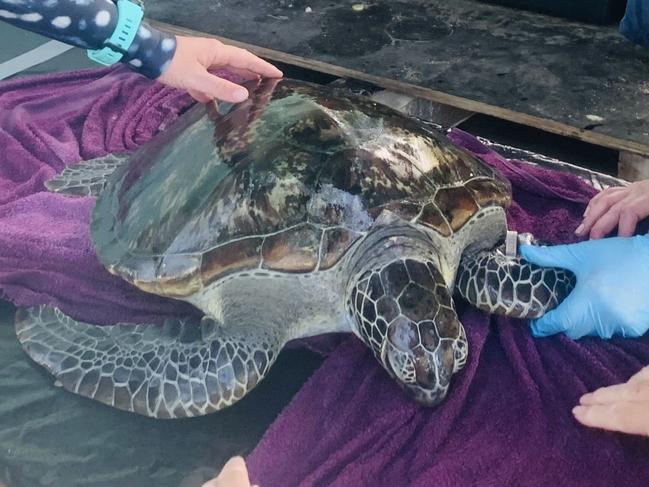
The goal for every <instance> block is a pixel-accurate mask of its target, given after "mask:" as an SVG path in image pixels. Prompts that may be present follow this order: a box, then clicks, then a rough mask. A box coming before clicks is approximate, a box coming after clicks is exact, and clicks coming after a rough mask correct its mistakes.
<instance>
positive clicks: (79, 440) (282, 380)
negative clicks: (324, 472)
mask: <svg viewBox="0 0 649 487" xmlns="http://www.w3.org/2000/svg"><path fill="white" fill-rule="evenodd" d="M46 41H47V39H45V38H43V37H40V36H37V35H34V34H31V33H28V32H25V31H22V30H19V29H16V28H13V27H11V26H8V25H6V24H3V23H1V22H0V45H1V46H2V49H0V63H2V62H5V61H7V60H9V59H11V58H13V57H14V56H17V55H20V54H22V53H24V52H26V51H28V50H30V49H33V48H35V47H37V46H38V45H40V44H42V43H44V42H46ZM93 66H94V65H93V64H92V63H91V62H90V61H89V60H88V59H87V57H86V55H85V52H84V51H82V50H79V49H73V50H71V51H68V52H66V53H64V54H62V55H60V56H58V57H56V58H54V59H52V60H49V61H47V62H45V63H42V64H40V65H37V66H34V67H32V68H30V69H28V70H26V71H25V72H23V73H20V74H19V75H17V76H26V75H34V74H45V73H52V72H57V71H65V70H71V69H80V68H87V67H93ZM14 314H15V308H14V307H13V305H12V304H11V303H9V302H7V301H2V300H0V487H41V486H56V487H77V486H78V487H179V486H182V487H194V486H199V485H201V483H202V482H203V481H204V480H205V479H207V478H210V476H211V475H212V474H213V473H214V472H215V471H216V470H217V469H220V467H221V466H222V464H223V463H224V462H225V461H226V460H227V458H229V457H230V456H232V455H235V454H246V453H247V452H249V451H251V449H252V448H254V446H255V445H256V444H257V442H258V441H259V439H260V438H261V436H262V435H263V433H264V431H265V430H266V429H267V428H268V426H269V425H270V424H271V423H272V421H273V420H274V419H275V418H276V417H277V415H278V414H279V413H280V412H281V410H282V409H283V408H284V407H285V406H286V404H288V402H289V401H290V399H291V398H292V397H293V395H294V394H295V393H296V392H297V390H298V389H299V388H300V387H301V385H302V384H303V383H304V382H305V381H306V380H307V379H308V377H309V376H310V375H311V374H312V373H313V371H314V370H315V369H316V368H317V367H318V365H319V364H320V363H321V360H322V359H321V357H320V356H318V355H316V354H314V353H312V352H309V351H307V350H291V351H286V352H284V353H282V354H281V355H280V358H279V359H278V361H277V363H276V364H275V366H274V367H273V369H272V371H271V373H270V374H269V376H268V377H267V379H266V380H265V381H264V382H263V383H262V384H261V385H260V386H259V387H258V388H257V389H256V390H254V391H253V392H252V393H251V394H250V395H249V396H248V397H246V398H245V399H244V400H243V401H241V402H240V403H238V404H236V405H235V406H233V407H232V408H230V409H228V410H226V411H223V412H221V413H217V414H213V415H210V416H207V417H203V418H197V419H191V420H178V421H155V420H150V419H148V418H144V417H140V416H136V415H133V414H129V413H124V412H121V411H117V410H113V409H111V408H108V407H106V406H103V405H101V404H96V403H94V402H92V401H90V400H86V399H84V398H81V397H77V396H74V395H72V394H70V393H68V392H65V391H63V390H61V389H59V388H58V387H56V386H55V385H54V383H53V381H52V379H51V378H50V377H49V375H48V374H47V373H45V371H44V370H42V369H41V368H40V367H38V366H36V365H35V364H33V363H32V362H31V361H30V360H29V359H28V358H27V356H26V355H25V354H24V353H23V351H22V350H21V348H20V346H19V344H18V341H17V340H16V338H15V336H14V332H13V319H14Z"/></svg>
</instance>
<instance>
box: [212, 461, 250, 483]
mask: <svg viewBox="0 0 649 487" xmlns="http://www.w3.org/2000/svg"><path fill="white" fill-rule="evenodd" d="M202 487H251V485H250V479H249V478H248V469H247V468H246V462H245V461H244V459H243V458H241V457H233V458H231V459H230V460H228V462H227V463H226V464H225V465H224V466H223V470H221V473H220V474H219V476H218V477H216V478H215V479H212V480H210V481H209V482H205V483H204V484H203V486H202ZM252 487H257V486H252Z"/></svg>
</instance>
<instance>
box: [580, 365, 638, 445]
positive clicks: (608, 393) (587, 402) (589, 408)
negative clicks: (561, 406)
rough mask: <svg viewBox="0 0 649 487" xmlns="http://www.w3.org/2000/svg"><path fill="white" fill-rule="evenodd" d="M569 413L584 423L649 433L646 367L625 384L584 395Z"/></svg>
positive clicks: (618, 429) (603, 427)
mask: <svg viewBox="0 0 649 487" xmlns="http://www.w3.org/2000/svg"><path fill="white" fill-rule="evenodd" d="M572 412H573V414H574V416H575V418H576V419H577V421H579V422H580V423H581V424H583V425H585V426H590V427H593V428H602V429H605V430H610V431H619V432H622V433H630V434H635V435H643V436H649V367H645V368H643V369H642V370H640V372H638V373H637V374H635V375H634V376H633V377H631V378H630V379H629V380H628V382H626V383H624V384H616V385H613V386H609V387H602V388H601V389H597V390H596V391H595V392H590V393H588V394H585V395H583V396H582V397H581V399H580V401H579V406H576V407H575V408H574V409H573V411H572Z"/></svg>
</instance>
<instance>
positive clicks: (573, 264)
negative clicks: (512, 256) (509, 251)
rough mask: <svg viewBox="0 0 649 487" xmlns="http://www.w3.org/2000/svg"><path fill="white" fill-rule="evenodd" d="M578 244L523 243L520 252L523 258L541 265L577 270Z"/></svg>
mask: <svg viewBox="0 0 649 487" xmlns="http://www.w3.org/2000/svg"><path fill="white" fill-rule="evenodd" d="M578 245H579V244H576V245H575V244H568V245H552V246H550V247H540V246H538V245H521V246H520V253H521V256H522V257H523V259H525V260H526V261H528V262H530V263H532V264H536V265H538V266H541V267H560V268H562V269H568V270H570V271H572V272H575V271H576V270H577V267H578V265H577V264H578V263H579V260H580V259H579V257H578V249H577V246H578ZM575 273H576V272H575Z"/></svg>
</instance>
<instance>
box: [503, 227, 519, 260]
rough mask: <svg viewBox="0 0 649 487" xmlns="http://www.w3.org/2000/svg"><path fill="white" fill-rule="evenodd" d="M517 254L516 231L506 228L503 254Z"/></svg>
mask: <svg viewBox="0 0 649 487" xmlns="http://www.w3.org/2000/svg"><path fill="white" fill-rule="evenodd" d="M516 255H518V232H515V231H513V230H507V236H506V237H505V256H507V257H511V258H514V257H516Z"/></svg>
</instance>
